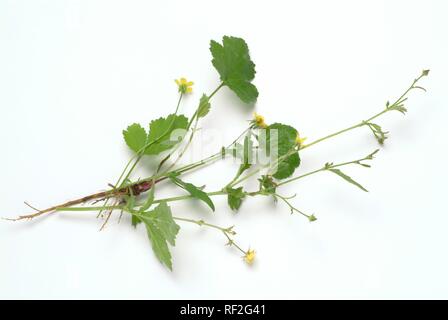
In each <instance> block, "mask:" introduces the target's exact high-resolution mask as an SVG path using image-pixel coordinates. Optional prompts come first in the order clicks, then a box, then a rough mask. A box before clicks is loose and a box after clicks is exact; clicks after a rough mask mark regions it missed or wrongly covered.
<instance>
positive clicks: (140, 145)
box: [123, 114, 188, 155]
mask: <svg viewBox="0 0 448 320" xmlns="http://www.w3.org/2000/svg"><path fill="white" fill-rule="evenodd" d="M187 127H188V118H187V117H185V116H183V115H175V114H170V115H169V116H168V117H167V118H159V119H157V120H154V121H152V122H151V123H150V125H149V134H147V133H146V130H145V129H144V128H143V127H142V126H141V125H140V124H138V123H134V124H132V125H130V126H129V127H128V128H127V129H126V130H124V131H123V136H124V140H125V141H126V144H127V145H128V147H129V148H130V149H131V150H132V151H134V152H135V153H139V154H146V155H156V154H159V153H161V152H163V151H166V150H169V149H171V148H172V147H173V146H174V145H176V144H177V143H178V142H179V141H172V140H171V139H172V137H171V134H172V133H173V131H174V130H186V129H187Z"/></svg>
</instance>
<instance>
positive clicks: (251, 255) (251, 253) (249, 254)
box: [243, 249, 255, 264]
mask: <svg viewBox="0 0 448 320" xmlns="http://www.w3.org/2000/svg"><path fill="white" fill-rule="evenodd" d="M243 259H244V261H246V263H247V264H252V263H253V262H254V259H255V250H250V249H249V250H247V252H246V254H245V255H244V257H243Z"/></svg>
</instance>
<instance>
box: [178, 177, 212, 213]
mask: <svg viewBox="0 0 448 320" xmlns="http://www.w3.org/2000/svg"><path fill="white" fill-rule="evenodd" d="M170 179H171V181H172V182H173V183H174V184H176V185H177V186H179V187H181V188H182V189H185V190H186V191H187V192H188V193H189V194H190V195H191V196H192V197H193V198H195V199H198V200H201V201H203V202H205V203H206V204H207V205H208V206H209V207H210V209H212V211H215V205H214V204H213V201H212V199H210V197H209V196H208V195H207V193H205V192H204V191H202V190H201V189H200V188H198V187H196V186H195V185H194V184H192V183H187V182H184V181H182V180H180V179H179V178H177V177H176V175H170Z"/></svg>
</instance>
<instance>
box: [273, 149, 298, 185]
mask: <svg viewBox="0 0 448 320" xmlns="http://www.w3.org/2000/svg"><path fill="white" fill-rule="evenodd" d="M299 165H300V157H299V153H298V152H297V151H296V152H295V153H293V154H291V155H290V156H288V157H286V158H285V160H283V161H281V162H279V163H278V164H277V171H276V172H275V173H274V174H273V175H272V176H273V177H274V178H275V179H279V180H281V179H286V178H288V177H290V176H291V175H292V174H293V173H294V171H295V170H296V168H298V167H299Z"/></svg>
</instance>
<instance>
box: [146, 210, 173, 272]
mask: <svg viewBox="0 0 448 320" xmlns="http://www.w3.org/2000/svg"><path fill="white" fill-rule="evenodd" d="M139 218H140V220H142V221H143V222H144V223H145V226H146V231H147V233H148V238H149V240H150V242H151V246H152V249H153V251H154V254H155V255H156V257H157V258H158V259H159V261H160V262H162V263H163V264H164V265H166V266H167V267H168V268H169V269H170V270H172V262H171V253H170V251H169V248H168V243H169V244H170V245H172V246H174V245H175V240H176V236H177V233H178V232H179V229H180V227H179V226H178V225H177V224H176V222H175V221H174V219H173V216H172V214H171V209H170V207H169V206H168V205H167V204H166V202H161V203H160V204H159V205H158V206H157V207H156V208H155V209H154V210H152V211H147V212H143V213H141V214H139Z"/></svg>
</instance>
